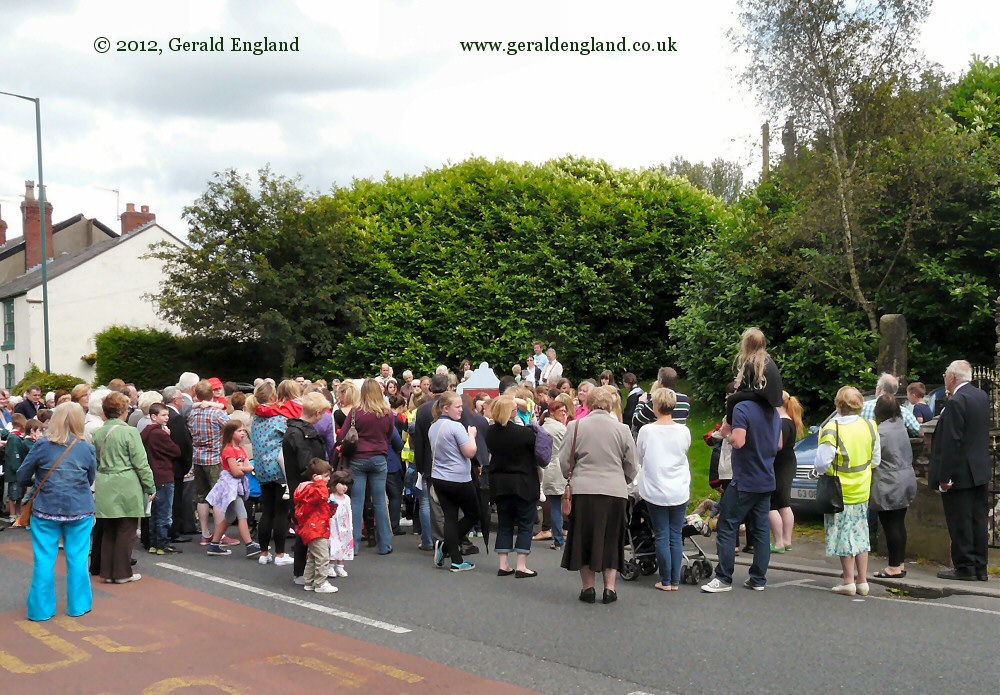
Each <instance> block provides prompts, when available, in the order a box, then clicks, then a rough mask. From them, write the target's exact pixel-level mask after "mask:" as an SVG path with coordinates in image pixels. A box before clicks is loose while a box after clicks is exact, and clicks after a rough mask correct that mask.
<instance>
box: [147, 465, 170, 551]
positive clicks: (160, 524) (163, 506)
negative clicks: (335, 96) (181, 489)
mask: <svg viewBox="0 0 1000 695" xmlns="http://www.w3.org/2000/svg"><path fill="white" fill-rule="evenodd" d="M173 510H174V483H173V481H171V482H169V483H163V484H162V485H157V486H156V497H154V498H153V509H152V510H151V516H152V518H151V519H150V520H149V525H150V534H151V535H152V536H153V538H152V542H153V543H152V545H151V546H150V547H152V548H159V549H161V550H162V549H164V548H166V547H167V546H168V545H170V524H171V523H172V522H173Z"/></svg>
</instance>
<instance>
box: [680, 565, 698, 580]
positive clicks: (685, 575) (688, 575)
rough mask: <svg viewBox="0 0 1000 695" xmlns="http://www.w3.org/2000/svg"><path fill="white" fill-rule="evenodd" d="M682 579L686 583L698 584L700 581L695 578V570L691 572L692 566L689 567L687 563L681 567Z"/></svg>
mask: <svg viewBox="0 0 1000 695" xmlns="http://www.w3.org/2000/svg"><path fill="white" fill-rule="evenodd" d="M681 581H682V582H683V583H684V584H697V583H698V580H697V579H695V578H694V575H693V572H691V568H690V567H688V566H687V565H684V566H683V567H681Z"/></svg>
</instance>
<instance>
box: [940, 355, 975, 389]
mask: <svg viewBox="0 0 1000 695" xmlns="http://www.w3.org/2000/svg"><path fill="white" fill-rule="evenodd" d="M945 373H946V374H951V375H952V376H953V377H955V380H956V381H957V382H958V383H960V384H964V383H966V382H969V381H972V365H971V364H969V363H968V362H966V361H965V360H955V361H954V362H952V363H951V364H949V365H948V369H947V370H946V372H945Z"/></svg>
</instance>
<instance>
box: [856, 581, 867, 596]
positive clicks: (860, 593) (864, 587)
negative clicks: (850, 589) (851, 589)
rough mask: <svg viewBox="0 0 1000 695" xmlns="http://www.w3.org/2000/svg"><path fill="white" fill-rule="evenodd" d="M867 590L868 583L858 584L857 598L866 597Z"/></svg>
mask: <svg viewBox="0 0 1000 695" xmlns="http://www.w3.org/2000/svg"><path fill="white" fill-rule="evenodd" d="M868 589H869V587H868V582H862V583H860V584H858V585H857V590H858V596H867V595H868Z"/></svg>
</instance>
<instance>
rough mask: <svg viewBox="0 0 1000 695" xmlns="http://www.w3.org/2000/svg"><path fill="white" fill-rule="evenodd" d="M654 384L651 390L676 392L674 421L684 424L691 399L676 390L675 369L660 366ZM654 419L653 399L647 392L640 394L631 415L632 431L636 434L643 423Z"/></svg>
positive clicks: (646, 423) (645, 423)
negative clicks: (659, 389)
mask: <svg viewBox="0 0 1000 695" xmlns="http://www.w3.org/2000/svg"><path fill="white" fill-rule="evenodd" d="M656 377H657V378H656V384H654V386H653V389H651V391H653V390H656V389H657V388H668V389H670V390H671V391H673V392H674V393H675V394H677V405H675V406H674V422H676V423H678V424H680V425H686V424H687V419H688V412H689V411H690V410H691V399H690V398H688V397H687V396H686V395H684V394H683V393H680V392H679V391H678V390H677V370H676V369H674V368H673V367H660V371H659V373H658V374H657V375H656ZM655 421H656V413H655V412H653V399H652V398H650V396H649V394H643V395H642V396H640V402H639V405H638V406H636V409H635V414H634V415H633V416H632V422H631V426H632V433H633V434H635V435H638V433H639V430H640V429H642V426H643V425H648V424H649V423H651V422H655Z"/></svg>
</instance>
